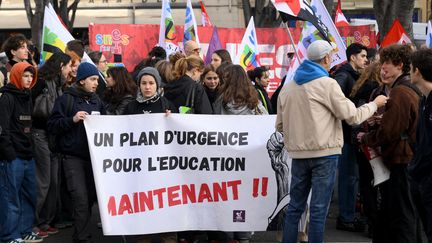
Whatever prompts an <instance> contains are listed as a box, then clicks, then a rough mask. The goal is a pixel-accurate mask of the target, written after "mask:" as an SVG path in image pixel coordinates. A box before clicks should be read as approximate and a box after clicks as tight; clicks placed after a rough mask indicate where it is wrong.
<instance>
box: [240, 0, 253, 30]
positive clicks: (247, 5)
mask: <svg viewBox="0 0 432 243" xmlns="http://www.w3.org/2000/svg"><path fill="white" fill-rule="evenodd" d="M242 3H243V15H244V21H245V27H246V26H247V25H248V23H249V20H250V18H251V16H252V13H251V4H250V2H249V0H242Z"/></svg>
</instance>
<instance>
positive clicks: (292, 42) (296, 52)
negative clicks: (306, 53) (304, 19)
mask: <svg viewBox="0 0 432 243" xmlns="http://www.w3.org/2000/svg"><path fill="white" fill-rule="evenodd" d="M283 23H284V25H285V28H286V30H287V32H288V36H289V38H290V41H291V45H292V47H293V48H294V53H295V55H296V57H297V60H298V61H299V63H300V64H301V59H300V56H299V54H298V51H297V47H296V45H295V43H294V38H293V37H292V34H291V31H290V29H289V27H288V24H287V22H283Z"/></svg>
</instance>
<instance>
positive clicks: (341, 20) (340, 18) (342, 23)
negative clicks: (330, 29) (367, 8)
mask: <svg viewBox="0 0 432 243" xmlns="http://www.w3.org/2000/svg"><path fill="white" fill-rule="evenodd" d="M334 23H335V25H336V27H346V26H349V23H348V20H347V19H346V18H345V15H344V14H343V13H342V7H341V1H340V0H338V3H337V7H336V13H335V19H334Z"/></svg>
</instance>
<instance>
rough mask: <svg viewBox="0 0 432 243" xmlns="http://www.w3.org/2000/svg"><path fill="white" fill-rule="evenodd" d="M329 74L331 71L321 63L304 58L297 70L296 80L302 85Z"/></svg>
mask: <svg viewBox="0 0 432 243" xmlns="http://www.w3.org/2000/svg"><path fill="white" fill-rule="evenodd" d="M328 76H329V73H328V72H327V70H325V69H324V68H323V67H322V66H321V65H319V64H318V63H315V62H311V61H309V60H304V61H303V63H302V64H300V66H299V68H298V69H297V71H296V72H295V75H294V81H295V82H296V83H297V84H298V85H302V84H305V83H307V82H310V81H312V80H315V79H317V78H321V77H328Z"/></svg>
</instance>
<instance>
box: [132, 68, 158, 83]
mask: <svg viewBox="0 0 432 243" xmlns="http://www.w3.org/2000/svg"><path fill="white" fill-rule="evenodd" d="M144 75H150V76H153V78H154V79H155V80H156V85H157V88H159V87H160V86H161V76H160V75H159V72H158V70H157V69H156V68H153V67H145V68H143V69H142V70H141V71H140V72H139V73H138V75H137V85H138V86H139V85H140V82H141V77H142V76H144Z"/></svg>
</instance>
